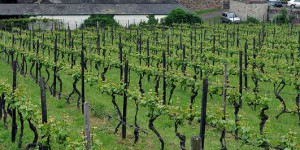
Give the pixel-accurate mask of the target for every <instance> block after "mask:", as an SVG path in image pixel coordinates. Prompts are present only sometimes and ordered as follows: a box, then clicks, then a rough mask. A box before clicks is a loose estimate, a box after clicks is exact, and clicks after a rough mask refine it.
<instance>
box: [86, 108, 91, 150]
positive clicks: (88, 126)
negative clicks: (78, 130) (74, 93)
mask: <svg viewBox="0 0 300 150" xmlns="http://www.w3.org/2000/svg"><path fill="white" fill-rule="evenodd" d="M84 136H85V140H86V144H85V148H86V150H90V149H91V131H90V106H89V103H88V102H85V103H84Z"/></svg>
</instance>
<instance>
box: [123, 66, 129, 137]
mask: <svg viewBox="0 0 300 150" xmlns="http://www.w3.org/2000/svg"><path fill="white" fill-rule="evenodd" d="M127 88H128V60H126V61H125V68H124V94H123V118H122V138H123V139H125V138H126V116H127V95H126V92H127Z"/></svg>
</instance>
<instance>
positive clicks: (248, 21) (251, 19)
mask: <svg viewBox="0 0 300 150" xmlns="http://www.w3.org/2000/svg"><path fill="white" fill-rule="evenodd" d="M259 22H260V21H259V20H258V19H256V18H255V17H247V20H246V23H254V24H258V23H259Z"/></svg>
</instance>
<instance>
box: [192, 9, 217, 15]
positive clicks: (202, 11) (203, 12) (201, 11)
mask: <svg viewBox="0 0 300 150" xmlns="http://www.w3.org/2000/svg"><path fill="white" fill-rule="evenodd" d="M219 10H221V9H215V8H213V9H206V10H200V11H196V14H197V15H203V14H208V13H211V12H215V11H219Z"/></svg>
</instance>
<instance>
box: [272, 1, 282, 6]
mask: <svg viewBox="0 0 300 150" xmlns="http://www.w3.org/2000/svg"><path fill="white" fill-rule="evenodd" d="M269 6H271V7H282V3H281V0H269Z"/></svg>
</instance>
